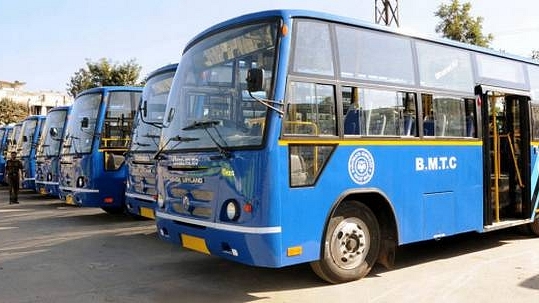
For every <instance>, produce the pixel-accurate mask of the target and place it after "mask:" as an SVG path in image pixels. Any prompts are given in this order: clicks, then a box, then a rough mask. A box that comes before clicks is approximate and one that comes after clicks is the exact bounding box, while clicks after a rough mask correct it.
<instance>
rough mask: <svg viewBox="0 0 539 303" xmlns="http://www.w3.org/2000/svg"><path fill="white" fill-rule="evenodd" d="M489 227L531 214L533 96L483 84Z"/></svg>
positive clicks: (487, 220) (486, 215) (487, 218)
mask: <svg viewBox="0 0 539 303" xmlns="http://www.w3.org/2000/svg"><path fill="white" fill-rule="evenodd" d="M480 91H481V92H480V93H479V94H480V98H481V99H480V100H481V103H482V117H483V119H482V124H483V140H484V141H483V146H484V147H483V148H484V149H483V152H484V155H485V156H484V163H483V164H484V165H483V167H484V169H485V172H484V178H485V182H484V184H485V188H484V192H485V195H484V196H485V200H484V224H485V227H486V228H487V229H489V227H490V228H492V229H495V227H496V226H499V227H500V228H501V227H502V226H506V225H508V224H509V225H510V224H513V223H515V224H518V222H519V221H521V220H524V219H527V218H529V217H530V211H531V202H530V153H529V150H530V149H529V146H530V127H529V125H530V122H529V107H528V106H529V97H528V96H526V95H524V94H519V92H518V91H507V90H504V89H490V88H489V89H488V90H485V88H484V87H483V88H480Z"/></svg>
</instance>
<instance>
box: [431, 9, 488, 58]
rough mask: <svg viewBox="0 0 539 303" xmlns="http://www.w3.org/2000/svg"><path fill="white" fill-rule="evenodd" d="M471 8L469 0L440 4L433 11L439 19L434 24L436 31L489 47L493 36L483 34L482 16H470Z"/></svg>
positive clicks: (446, 36)
mask: <svg viewBox="0 0 539 303" xmlns="http://www.w3.org/2000/svg"><path fill="white" fill-rule="evenodd" d="M471 8H472V5H471V4H470V3H469V2H465V3H463V4H462V5H461V4H460V3H459V1H458V0H453V1H452V2H451V3H450V4H448V5H445V4H441V5H440V6H439V8H438V11H436V12H435V13H434V15H435V16H436V17H440V19H441V21H440V23H438V24H437V25H436V32H437V33H441V34H442V36H443V37H445V38H449V39H452V40H456V41H460V42H464V43H469V44H474V45H478V46H483V47H489V44H490V42H492V40H493V39H494V36H493V35H492V34H488V35H486V36H485V35H483V33H482V30H483V26H482V23H483V18H482V17H477V18H473V17H472V16H470V9H471Z"/></svg>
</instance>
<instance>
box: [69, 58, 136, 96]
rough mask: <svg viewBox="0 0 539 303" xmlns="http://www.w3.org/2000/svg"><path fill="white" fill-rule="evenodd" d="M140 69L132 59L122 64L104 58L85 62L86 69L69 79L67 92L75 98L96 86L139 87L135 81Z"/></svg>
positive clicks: (80, 70)
mask: <svg viewBox="0 0 539 303" xmlns="http://www.w3.org/2000/svg"><path fill="white" fill-rule="evenodd" d="M141 69H142V67H141V66H140V65H139V64H137V63H136V61H135V60H134V59H131V60H129V61H127V62H124V63H122V64H117V63H111V62H110V61H109V60H107V59H105V58H102V59H100V60H99V61H97V62H92V61H90V60H86V67H84V68H81V69H79V70H78V71H77V72H75V74H74V75H73V77H71V79H70V81H69V83H68V84H67V92H68V93H69V95H71V96H72V97H76V96H77V94H78V93H80V92H82V91H84V90H87V89H90V88H94V87H98V86H110V85H140V83H137V80H138V78H139V74H140V70H141Z"/></svg>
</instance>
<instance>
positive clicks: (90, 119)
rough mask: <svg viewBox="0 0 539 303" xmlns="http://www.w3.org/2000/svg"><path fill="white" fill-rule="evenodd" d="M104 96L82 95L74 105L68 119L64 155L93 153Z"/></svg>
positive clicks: (96, 94)
mask: <svg viewBox="0 0 539 303" xmlns="http://www.w3.org/2000/svg"><path fill="white" fill-rule="evenodd" d="M101 99H102V94H101V93H95V94H86V95H82V96H80V97H79V98H77V100H75V102H74V103H73V107H72V109H71V114H70V116H69V119H68V123H67V127H66V132H65V137H64V144H63V150H62V154H64V155H68V154H81V153H90V152H91V151H92V142H93V138H94V136H95V128H96V121H97V116H98V114H99V105H100V104H101Z"/></svg>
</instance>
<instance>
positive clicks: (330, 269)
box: [311, 203, 380, 283]
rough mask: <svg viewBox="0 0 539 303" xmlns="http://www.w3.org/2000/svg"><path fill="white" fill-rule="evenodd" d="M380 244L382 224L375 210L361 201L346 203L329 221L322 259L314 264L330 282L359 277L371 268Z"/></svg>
mask: <svg viewBox="0 0 539 303" xmlns="http://www.w3.org/2000/svg"><path fill="white" fill-rule="evenodd" d="M379 248H380V228H379V226H378V221H377V220H376V217H375V216H374V214H373V213H372V211H371V210H370V209H369V208H368V207H367V206H365V205H363V204H360V203H345V204H344V205H343V206H341V207H339V208H338V209H337V210H336V211H335V213H334V215H333V217H332V218H331V219H330V221H329V223H328V226H327V229H326V234H325V238H324V244H323V247H322V259H321V260H318V261H315V262H312V263H311V267H312V269H313V271H314V272H315V273H316V274H317V275H318V276H319V277H320V278H322V279H324V280H326V281H328V282H330V283H342V282H348V281H353V280H358V279H361V278H363V277H364V276H366V275H367V274H368V273H369V271H370V270H371V268H372V266H373V265H374V263H375V262H376V259H377V258H378V251H379Z"/></svg>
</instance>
